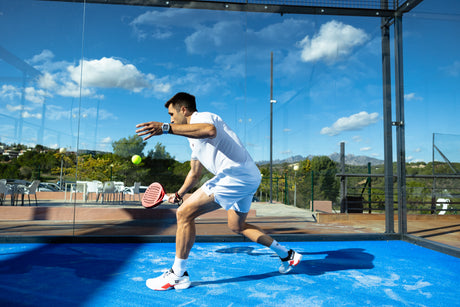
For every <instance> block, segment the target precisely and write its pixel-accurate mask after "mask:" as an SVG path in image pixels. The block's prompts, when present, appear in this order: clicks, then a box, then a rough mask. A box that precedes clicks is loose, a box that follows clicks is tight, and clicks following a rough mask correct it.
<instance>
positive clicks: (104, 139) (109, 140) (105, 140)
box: [101, 136, 112, 144]
mask: <svg viewBox="0 0 460 307" xmlns="http://www.w3.org/2000/svg"><path fill="white" fill-rule="evenodd" d="M101 143H103V144H110V143H112V138H111V137H110V136H108V137H106V138H103V139H102V140H101Z"/></svg>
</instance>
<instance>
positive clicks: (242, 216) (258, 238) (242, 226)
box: [228, 209, 273, 247]
mask: <svg viewBox="0 0 460 307" xmlns="http://www.w3.org/2000/svg"><path fill="white" fill-rule="evenodd" d="M247 216H248V213H244V212H238V211H235V210H232V209H230V210H228V228H230V229H231V230H232V231H233V232H236V233H240V234H242V235H244V236H245V237H246V238H248V239H249V240H251V241H253V242H256V243H259V244H262V245H264V246H266V247H270V245H271V244H272V243H273V238H272V237H270V236H269V235H266V234H265V233H264V232H263V230H262V229H261V228H259V227H257V226H255V225H251V224H248V223H246V217H247Z"/></svg>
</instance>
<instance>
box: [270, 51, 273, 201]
mask: <svg viewBox="0 0 460 307" xmlns="http://www.w3.org/2000/svg"><path fill="white" fill-rule="evenodd" d="M271 203H273V52H271V53H270V204H271Z"/></svg>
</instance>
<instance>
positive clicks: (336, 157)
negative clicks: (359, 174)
mask: <svg viewBox="0 0 460 307" xmlns="http://www.w3.org/2000/svg"><path fill="white" fill-rule="evenodd" d="M329 158H331V160H332V161H335V162H337V163H340V154H339V153H337V152H334V153H333V154H332V155H329ZM369 162H370V163H371V164H372V165H381V164H383V162H384V161H383V160H379V159H375V158H371V157H368V156H355V155H353V154H348V155H345V164H347V165H355V166H356V165H367V163H369Z"/></svg>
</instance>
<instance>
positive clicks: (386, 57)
mask: <svg viewBox="0 0 460 307" xmlns="http://www.w3.org/2000/svg"><path fill="white" fill-rule="evenodd" d="M382 5H386V6H388V3H386V4H383V3H382ZM389 27H390V26H389V24H388V19H387V18H382V21H381V31H382V80H383V143H384V165H385V166H384V169H385V170H384V173H385V233H394V208H393V148H392V126H391V125H392V124H391V67H390V61H391V59H390V29H389Z"/></svg>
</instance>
